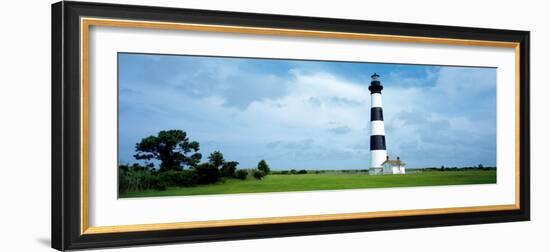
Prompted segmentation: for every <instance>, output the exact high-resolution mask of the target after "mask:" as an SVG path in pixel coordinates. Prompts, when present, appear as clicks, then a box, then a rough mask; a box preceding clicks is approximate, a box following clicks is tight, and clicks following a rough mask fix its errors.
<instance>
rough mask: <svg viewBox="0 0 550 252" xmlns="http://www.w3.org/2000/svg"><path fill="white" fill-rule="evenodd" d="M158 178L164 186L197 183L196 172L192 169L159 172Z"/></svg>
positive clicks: (182, 185)
mask: <svg viewBox="0 0 550 252" xmlns="http://www.w3.org/2000/svg"><path fill="white" fill-rule="evenodd" d="M159 178H160V180H161V181H162V182H164V183H165V185H166V186H181V187H189V186H195V185H196V184H197V183H198V176H197V172H196V171H194V170H181V171H174V170H170V171H165V172H160V173H159Z"/></svg>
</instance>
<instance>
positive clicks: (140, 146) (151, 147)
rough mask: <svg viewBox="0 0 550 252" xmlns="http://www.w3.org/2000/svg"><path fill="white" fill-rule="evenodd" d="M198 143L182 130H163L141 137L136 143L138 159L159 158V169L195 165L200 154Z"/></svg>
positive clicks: (180, 168) (166, 169) (177, 168)
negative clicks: (190, 139)
mask: <svg viewBox="0 0 550 252" xmlns="http://www.w3.org/2000/svg"><path fill="white" fill-rule="evenodd" d="M199 149H200V148H199V143H198V142H196V141H189V138H188V137H187V133H186V132H185V131H182V130H163V131H160V132H159V133H158V134H157V136H149V137H146V138H143V139H141V141H140V142H139V143H137V144H136V154H135V155H134V157H135V158H136V159H138V160H151V159H157V160H160V162H161V163H160V169H159V170H160V171H168V170H182V168H183V167H184V166H186V165H187V166H191V167H193V166H196V165H197V164H198V163H199V162H200V160H201V158H202V155H201V154H200V153H199Z"/></svg>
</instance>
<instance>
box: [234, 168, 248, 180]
mask: <svg viewBox="0 0 550 252" xmlns="http://www.w3.org/2000/svg"><path fill="white" fill-rule="evenodd" d="M247 176H248V171H247V170H237V171H236V172H235V178H238V179H240V180H245V179H246V177H247Z"/></svg>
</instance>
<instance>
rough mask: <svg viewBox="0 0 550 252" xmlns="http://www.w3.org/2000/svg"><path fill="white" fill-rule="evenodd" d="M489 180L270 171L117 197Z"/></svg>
mask: <svg viewBox="0 0 550 252" xmlns="http://www.w3.org/2000/svg"><path fill="white" fill-rule="evenodd" d="M491 183H496V170H488V171H481V170H475V171H444V172H440V171H424V172H414V173H413V172H411V173H409V174H403V175H368V173H336V174H331V173H321V174H302V175H279V174H271V175H268V176H266V177H265V178H264V179H262V180H256V179H254V178H248V179H246V180H237V179H227V180H225V181H224V182H220V183H217V184H211V185H199V186H195V187H169V188H167V190H166V191H156V190H146V191H138V192H126V193H124V194H121V195H119V196H120V197H121V198H131V197H156V196H183V195H208V194H233V193H260V192H290V191H314V190H336V189H359V188H387V187H407V186H436V185H464V184H491Z"/></svg>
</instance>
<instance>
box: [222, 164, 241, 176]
mask: <svg viewBox="0 0 550 252" xmlns="http://www.w3.org/2000/svg"><path fill="white" fill-rule="evenodd" d="M237 165H239V162H237V161H229V162H225V163H223V165H222V168H221V173H222V177H235V171H236V170H237Z"/></svg>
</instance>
